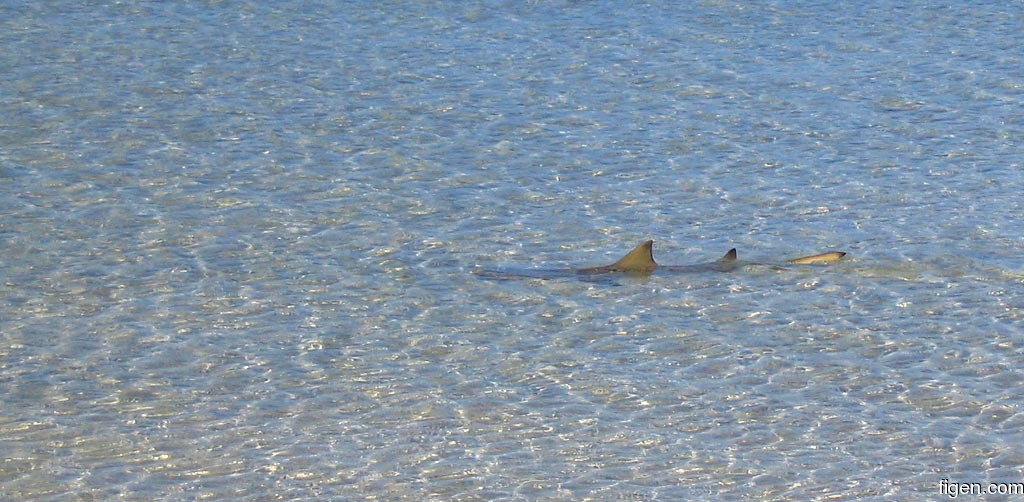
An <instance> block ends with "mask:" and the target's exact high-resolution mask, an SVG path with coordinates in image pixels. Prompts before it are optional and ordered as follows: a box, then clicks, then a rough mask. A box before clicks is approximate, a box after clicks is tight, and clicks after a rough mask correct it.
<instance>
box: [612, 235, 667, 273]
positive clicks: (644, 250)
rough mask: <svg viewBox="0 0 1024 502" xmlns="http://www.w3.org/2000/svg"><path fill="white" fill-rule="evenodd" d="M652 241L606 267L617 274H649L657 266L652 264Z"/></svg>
mask: <svg viewBox="0 0 1024 502" xmlns="http://www.w3.org/2000/svg"><path fill="white" fill-rule="evenodd" d="M653 248H654V241H651V240H648V241H645V242H644V243H643V244H640V245H639V246H637V247H635V248H633V250H632V251H630V252H628V253H626V256H623V257H622V258H619V261H617V262H615V263H612V264H611V265H609V266H608V268H609V269H610V270H615V271H618V272H650V271H652V270H654V268H655V267H657V266H658V264H657V263H655V262H654V249H653Z"/></svg>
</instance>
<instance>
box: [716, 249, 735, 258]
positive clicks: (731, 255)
mask: <svg viewBox="0 0 1024 502" xmlns="http://www.w3.org/2000/svg"><path fill="white" fill-rule="evenodd" d="M718 261H736V248H732V249H730V250H729V251H728V252H727V253H725V254H724V255H722V257H721V258H719V259H718Z"/></svg>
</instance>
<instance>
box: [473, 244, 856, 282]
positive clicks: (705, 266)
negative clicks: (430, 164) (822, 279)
mask: <svg viewBox="0 0 1024 502" xmlns="http://www.w3.org/2000/svg"><path fill="white" fill-rule="evenodd" d="M844 256H846V253H844V252H842V251H830V252H827V253H821V254H815V255H810V256H801V257H800V258H793V259H790V260H786V263H791V264H794V265H827V264H830V263H835V262H837V261H839V260H840V259H842V257H844ZM740 265H741V263H740V262H739V261H738V260H737V255H736V248H733V249H730V250H729V252H727V253H725V255H724V256H722V257H721V258H719V259H718V260H716V261H713V262H710V263H699V264H696V265H658V263H657V262H655V261H654V241H653V240H647V241H644V242H643V243H642V244H640V245H639V246H637V247H635V248H633V250H632V251H630V252H628V253H626V255H625V256H623V257H622V258H619V260H618V261H616V262H615V263H612V264H610V265H602V266H598V267H586V268H573V269H561V270H547V271H545V270H534V271H530V272H518V273H513V272H496V271H482V272H481V273H482V274H483V275H485V276H488V277H492V278H511V277H529V278H540V279H546V278H551V277H557V276H564V275H566V274H572V275H577V276H592V275H597V274H611V273H621V274H629V275H649V274H651V273H653V272H654V271H655V270H664V271H668V272H728V271H730V270H735V269H736V268H737V267H739V266H740Z"/></svg>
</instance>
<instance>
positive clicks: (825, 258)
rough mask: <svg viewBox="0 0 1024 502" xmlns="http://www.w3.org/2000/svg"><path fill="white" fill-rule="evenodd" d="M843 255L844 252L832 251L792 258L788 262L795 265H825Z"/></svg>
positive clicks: (839, 258) (844, 254)
mask: <svg viewBox="0 0 1024 502" xmlns="http://www.w3.org/2000/svg"><path fill="white" fill-rule="evenodd" d="M844 256H846V253H844V252H842V251H832V252H829V253H821V254H815V255H811V256H802V257H800V258H793V259H792V260H789V262H790V263H795V264H797V265H827V264H829V263H835V262H837V261H839V260H841V259H842V258H843V257H844Z"/></svg>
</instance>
